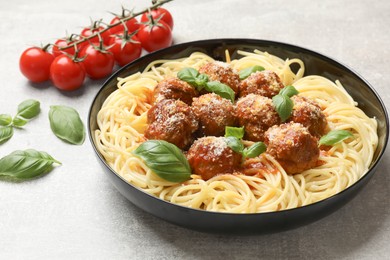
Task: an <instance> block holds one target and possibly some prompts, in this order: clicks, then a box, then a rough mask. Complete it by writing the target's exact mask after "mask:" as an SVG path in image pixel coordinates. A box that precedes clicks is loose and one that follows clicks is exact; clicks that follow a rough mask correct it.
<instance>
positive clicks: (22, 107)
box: [16, 99, 41, 119]
mask: <svg viewBox="0 0 390 260" xmlns="http://www.w3.org/2000/svg"><path fill="white" fill-rule="evenodd" d="M40 111H41V108H40V103H39V101H37V100H33V99H28V100H25V101H23V102H22V103H20V104H19V106H18V113H17V114H16V116H17V117H22V118H24V119H32V118H34V117H36V116H37V115H38V114H39V112H40Z"/></svg>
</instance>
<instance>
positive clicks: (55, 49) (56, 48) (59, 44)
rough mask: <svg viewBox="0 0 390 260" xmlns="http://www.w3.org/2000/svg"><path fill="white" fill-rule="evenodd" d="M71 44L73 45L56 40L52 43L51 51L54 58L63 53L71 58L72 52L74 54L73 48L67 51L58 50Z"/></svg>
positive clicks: (64, 40) (63, 40)
mask: <svg viewBox="0 0 390 260" xmlns="http://www.w3.org/2000/svg"><path fill="white" fill-rule="evenodd" d="M72 43H73V42H72V41H68V40H67V39H58V40H57V41H56V42H55V43H54V46H53V50H52V52H53V55H54V57H58V56H60V55H61V54H63V53H64V52H65V53H68V54H69V55H71V56H73V55H74V52H75V50H74V47H73V46H72V47H69V48H68V49H65V50H60V48H63V47H67V46H69V45H70V44H72Z"/></svg>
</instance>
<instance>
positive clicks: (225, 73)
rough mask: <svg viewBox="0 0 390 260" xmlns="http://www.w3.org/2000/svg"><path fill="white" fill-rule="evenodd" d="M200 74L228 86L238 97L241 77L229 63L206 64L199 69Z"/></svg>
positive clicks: (215, 62)
mask: <svg viewBox="0 0 390 260" xmlns="http://www.w3.org/2000/svg"><path fill="white" fill-rule="evenodd" d="M199 73H204V74H206V75H207V76H209V79H210V81H219V82H221V83H223V84H225V85H228V86H229V87H230V88H231V89H233V91H234V92H235V93H236V95H238V92H239V87H240V77H239V76H238V74H237V73H236V72H234V71H233V69H232V68H230V67H229V65H228V64H227V63H224V62H221V61H214V62H209V63H206V64H204V65H203V66H201V67H200V68H199Z"/></svg>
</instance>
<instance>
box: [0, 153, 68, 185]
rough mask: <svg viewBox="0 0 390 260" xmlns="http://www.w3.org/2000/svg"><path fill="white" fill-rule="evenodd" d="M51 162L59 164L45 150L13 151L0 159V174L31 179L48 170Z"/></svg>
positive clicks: (50, 168) (51, 167) (50, 167)
mask: <svg viewBox="0 0 390 260" xmlns="http://www.w3.org/2000/svg"><path fill="white" fill-rule="evenodd" d="M53 164H61V163H60V162H59V161H57V160H56V159H54V158H53V157H52V156H50V155H49V154H48V153H46V152H40V151H36V150H33V149H28V150H24V151H14V152H12V153H11V154H9V155H7V156H5V157H3V158H1V159H0V176H8V177H11V178H14V179H22V180H25V179H31V178H34V177H37V176H39V175H42V174H45V173H48V172H50V171H51V170H52V169H53Z"/></svg>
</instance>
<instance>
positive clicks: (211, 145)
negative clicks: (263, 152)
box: [187, 136, 241, 180]
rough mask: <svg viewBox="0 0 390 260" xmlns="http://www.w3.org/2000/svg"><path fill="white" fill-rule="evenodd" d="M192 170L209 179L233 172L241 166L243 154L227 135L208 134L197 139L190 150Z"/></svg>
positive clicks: (188, 156)
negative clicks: (230, 144) (232, 145)
mask: <svg viewBox="0 0 390 260" xmlns="http://www.w3.org/2000/svg"><path fill="white" fill-rule="evenodd" d="M187 159H188V162H189V163H190V166H191V169H192V172H193V173H194V174H197V175H200V176H202V179H204V180H208V179H210V178H212V177H213V176H215V175H217V174H221V173H232V172H234V170H235V169H236V168H238V167H239V166H240V163H241V154H239V153H236V152H234V151H233V150H232V149H231V148H230V147H229V146H227V144H226V142H225V137H215V136H206V137H202V138H199V139H197V140H196V141H195V142H194V143H193V144H192V146H191V148H190V149H189V150H188V153H187Z"/></svg>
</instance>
